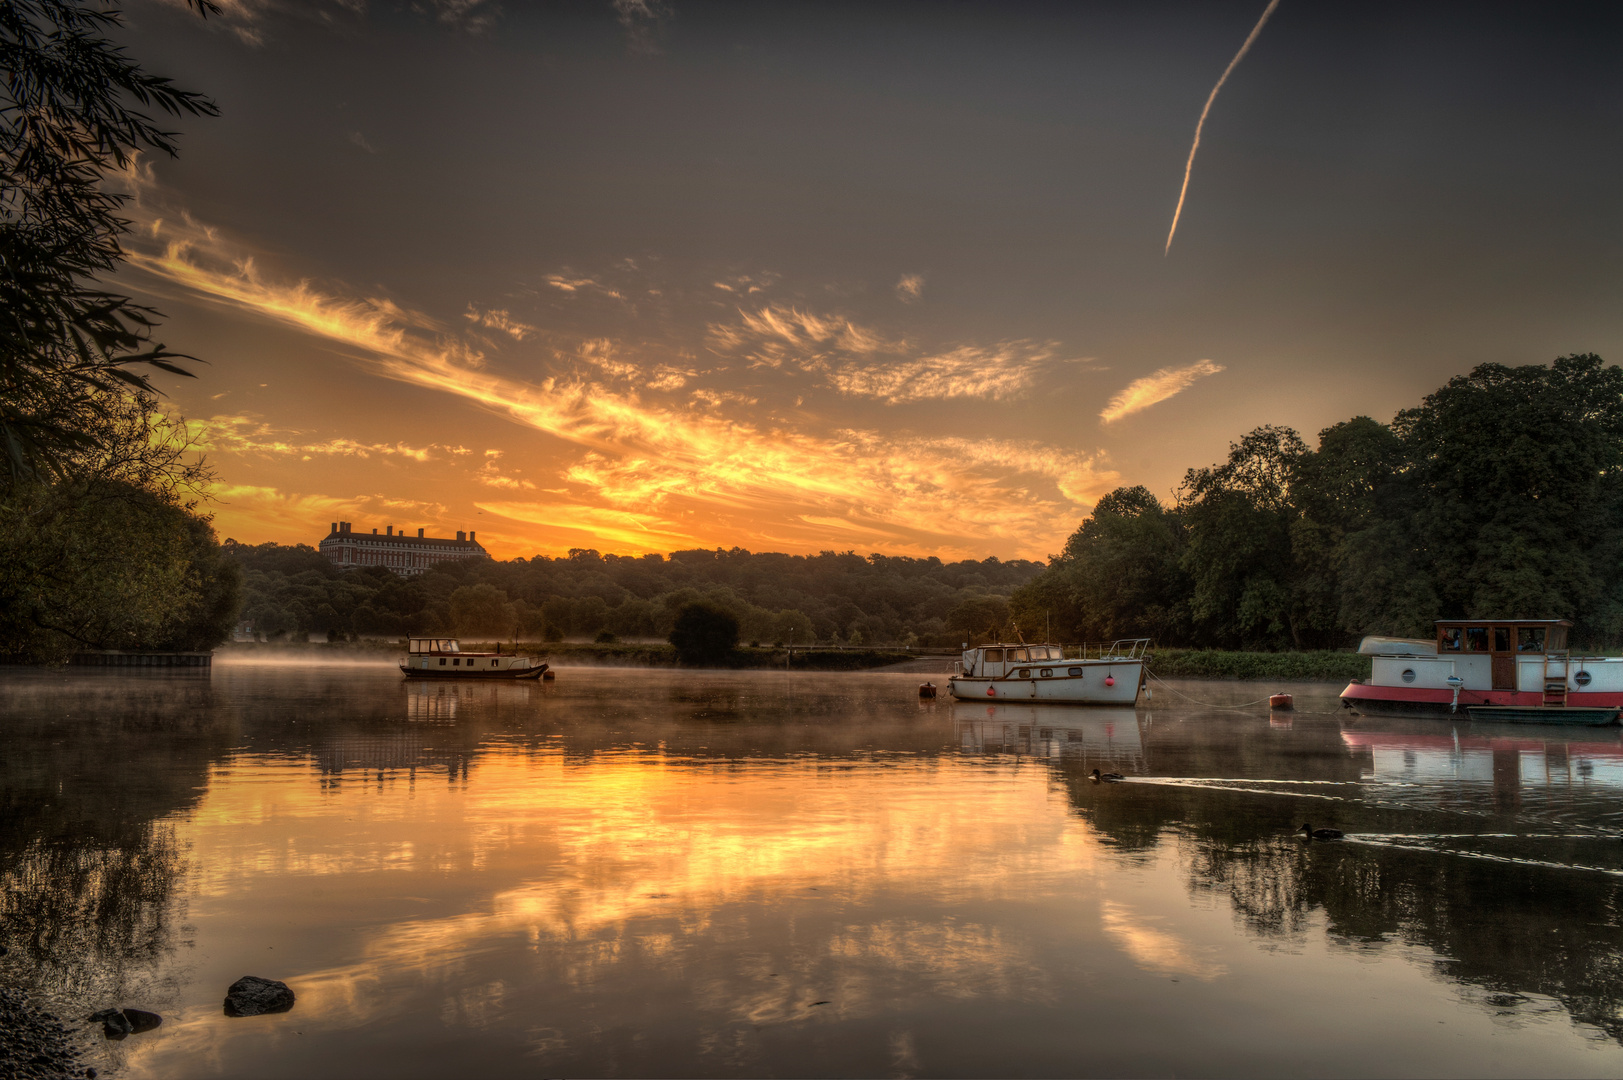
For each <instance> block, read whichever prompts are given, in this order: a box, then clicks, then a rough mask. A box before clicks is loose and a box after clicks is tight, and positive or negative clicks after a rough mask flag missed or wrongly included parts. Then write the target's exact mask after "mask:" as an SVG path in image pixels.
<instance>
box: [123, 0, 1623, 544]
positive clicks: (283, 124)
mask: <svg viewBox="0 0 1623 1080" xmlns="http://www.w3.org/2000/svg"><path fill="white" fill-rule="evenodd" d="M1266 7H1267V4H1266V3H1265V2H1262V0H1257V2H1247V3H1223V2H1201V3H1153V2H1133V3H1095V4H1086V3H1065V4H1059V3H1054V4H1035V3H1034V4H1024V5H1020V4H1008V3H1000V4H990V3H986V4H970V3H944V2H935V3H894V4H871V3H869V4H848V5H840V4H798V3H792V2H775V3H771V4H717V3H702V2H695V0H669V2H656V0H592V2H580V3H547V4H539V3H524V2H519V0H409V2H403V3H382V2H378V0H342V2H324V0H309V2H296V0H229V2H228V3H226V4H225V12H224V13H223V14H222V15H221V16H219V17H214V18H210V19H208V20H206V21H204V20H200V19H198V18H197V16H196V15H195V14H193V13H191V12H190V11H188V10H187V9H186V8H185V7H184V5H183V4H181V3H180V0H173V2H167V0H130V3H129V5H128V6H127V8H126V12H125V14H126V26H125V27H124V29H123V30H122V31H120V33H119V35H118V40H119V41H120V43H121V44H123V45H124V46H125V47H126V48H127V50H128V51H129V53H130V54H131V55H132V56H133V57H135V58H137V59H138V60H139V61H140V62H141V63H142V64H143V65H144V66H145V67H146V68H147V70H149V71H151V72H154V73H158V74H162V75H166V76H170V77H171V78H173V79H174V80H175V81H176V82H177V83H178V84H180V85H182V86H184V87H186V88H189V89H196V90H201V91H204V92H206V93H207V94H209V95H210V96H212V97H213V98H214V99H215V101H216V102H217V103H218V104H219V106H220V111H221V115H220V116H219V117H218V118H212V119H211V118H193V117H187V118H184V119H181V120H178V121H175V122H174V123H173V124H172V125H171V126H173V127H175V128H177V129H178V130H179V131H180V132H181V139H180V145H181V154H180V156H179V158H177V159H169V158H166V157H165V158H154V157H151V156H147V157H144V158H143V159H142V160H141V161H140V162H138V164H137V166H136V168H135V169H134V170H133V171H132V173H131V174H130V175H129V176H128V177H127V178H126V181H125V182H126V183H127V185H128V189H129V190H130V192H131V193H132V202H131V203H130V205H129V206H128V207H127V216H128V217H129V218H130V220H131V222H132V233H131V235H130V237H129V238H128V242H127V244H126V247H127V250H128V253H129V264H128V267H127V268H126V270H125V271H124V272H122V273H121V275H120V276H119V278H118V279H117V284H118V285H119V286H120V287H121V288H123V289H125V290H127V291H129V292H130V293H131V294H132V295H135V296H137V297H138V298H140V299H141V300H142V301H144V302H147V303H150V304H152V305H154V306H155V307H157V308H158V309H159V310H161V311H162V312H163V313H164V314H165V316H166V321H165V324H164V326H163V328H162V332H161V334H160V337H161V339H162V341H163V342H164V343H165V344H167V345H168V346H169V347H170V348H171V349H175V350H177V351H180V352H185V353H188V354H191V355H193V356H196V357H198V358H200V359H202V360H204V361H206V364H202V365H198V367H197V371H198V374H199V376H200V377H199V378H196V379H180V378H174V377H168V376H165V377H161V378H160V379H159V380H157V382H158V385H159V386H160V387H161V388H162V389H163V390H164V391H165V393H166V394H167V395H168V398H167V405H168V407H169V408H170V409H171V410H172V411H173V412H174V413H175V414H176V415H179V416H183V417H184V418H185V420H186V422H187V423H188V424H189V425H190V426H191V429H192V431H193V434H194V436H195V437H196V439H197V442H198V445H199V446H200V447H201V448H203V449H204V450H205V451H206V453H207V455H208V457H209V460H210V461H211V462H212V463H213V465H214V467H215V469H216V472H217V474H218V478H219V481H218V484H217V485H216V488H215V501H214V502H213V503H212V504H211V510H212V512H213V514H214V517H215V526H216V529H217V530H218V532H219V533H220V535H221V536H222V537H227V536H229V537H233V538H235V539H237V540H239V541H242V542H245V543H260V542H265V541H277V542H281V543H312V544H313V543H315V542H316V541H317V540H319V539H320V538H321V537H322V536H324V535H325V534H326V531H327V527H328V524H329V523H330V522H332V521H338V520H343V521H350V522H353V523H354V527H355V528H356V529H357V530H362V531H364V530H369V529H372V528H377V529H378V530H379V531H380V532H381V531H383V528H384V527H386V526H391V525H392V526H396V527H399V528H403V529H409V530H415V529H417V528H426V529H427V530H428V533H429V535H449V534H451V533H452V532H454V531H456V530H461V529H472V530H476V531H477V533H478V537H479V540H480V541H481V542H482V543H483V544H484V545H485V546H486V547H487V548H488V549H489V550H490V551H491V553H492V554H493V555H495V556H496V557H498V558H512V557H515V556H520V555H523V556H530V555H536V554H540V555H559V554H563V553H564V552H566V551H567V550H569V549H570V548H595V549H598V550H599V551H602V552H604V553H608V552H618V553H623V554H641V553H646V552H669V551H673V550H679V549H685V548H701V547H702V548H714V547H723V548H731V547H743V548H747V549H750V550H753V551H788V552H796V553H810V552H816V551H821V550H836V551H845V550H855V551H857V552H859V553H863V554H866V553H869V552H883V553H886V554H905V555H916V556H929V555H935V556H940V557H941V558H943V559H948V560H951V559H957V558H983V557H985V556H988V555H996V556H998V557H1000V558H1035V559H1043V558H1046V557H1047V556H1049V555H1050V554H1052V553H1053V552H1055V551H1057V550H1059V549H1060V547H1061V546H1062V545H1063V543H1064V540H1065V538H1066V537H1067V536H1068V535H1069V534H1070V533H1071V532H1072V531H1073V530H1074V529H1075V528H1076V527H1077V526H1078V524H1080V522H1081V521H1082V520H1083V519H1084V518H1085V517H1086V515H1087V513H1088V512H1089V509H1090V507H1091V506H1092V504H1093V503H1094V502H1095V501H1096V500H1097V499H1098V497H1099V496H1101V495H1103V494H1104V493H1106V492H1108V491H1110V490H1112V489H1113V488H1116V487H1118V486H1124V485H1133V484H1143V485H1145V486H1146V487H1148V488H1149V489H1150V490H1151V491H1153V492H1154V493H1155V494H1156V495H1157V496H1158V497H1160V498H1161V499H1162V500H1163V501H1171V500H1172V499H1174V498H1175V497H1176V492H1177V488H1178V485H1179V483H1180V481H1181V479H1182V477H1183V474H1184V472H1185V470H1187V469H1189V468H1191V467H1200V466H1204V465H1208V464H1211V463H1213V462H1215V461H1218V460H1220V459H1222V458H1223V456H1224V455H1225V454H1226V453H1227V449H1228V445H1229V443H1230V442H1231V441H1234V440H1237V439H1239V438H1240V437H1241V436H1242V435H1244V434H1245V433H1246V432H1247V431H1249V430H1251V429H1252V428H1254V427H1257V426H1259V425H1262V424H1281V425H1287V426H1290V427H1293V428H1295V429H1297V430H1298V431H1300V432H1302V433H1303V435H1304V436H1305V437H1306V438H1307V439H1308V441H1309V443H1310V444H1311V443H1312V442H1313V441H1314V437H1315V436H1316V434H1317V433H1318V432H1319V431H1320V430H1322V429H1323V428H1325V427H1328V426H1329V425H1331V424H1334V423H1337V422H1339V421H1341V420H1344V419H1347V418H1349V417H1352V416H1356V415H1369V416H1373V417H1375V418H1377V419H1380V420H1383V421H1384V420H1390V419H1391V418H1392V416H1393V414H1394V413H1395V412H1396V411H1397V410H1399V409H1402V408H1406V407H1410V406H1413V405H1415V404H1418V403H1419V401H1420V399H1421V398H1422V397H1424V395H1425V394H1427V393H1429V392H1430V391H1432V390H1434V389H1436V388H1437V387H1438V386H1440V385H1442V384H1443V383H1444V382H1446V381H1447V380H1448V379H1449V378H1451V377H1453V376H1455V375H1459V374H1463V373H1465V372H1467V371H1469V370H1470V368H1472V367H1473V366H1475V365H1476V364H1479V363H1501V364H1528V363H1548V362H1549V361H1550V360H1552V359H1554V358H1555V357H1557V356H1561V355H1566V354H1569V353H1574V352H1595V353H1599V354H1600V355H1602V356H1603V357H1605V358H1606V359H1608V360H1611V361H1618V360H1623V205H1620V201H1619V196H1618V191H1617V182H1616V178H1617V177H1618V176H1619V175H1623V123H1620V121H1623V65H1619V64H1618V63H1617V62H1616V50H1617V47H1618V44H1619V41H1620V36H1623V35H1620V31H1623V9H1620V8H1618V7H1617V6H1616V5H1562V4H1538V5H1526V4H1522V5H1515V4H1509V5H1498V4H1492V3H1460V4H1444V3H1437V4H1425V5H1412V4H1406V3H1392V4H1382V3H1375V2H1368V0H1356V2H1354V0H1349V2H1338V0H1313V2H1312V3H1308V2H1306V0H1282V2H1280V3H1279V4H1278V5H1277V7H1276V8H1275V10H1274V11H1273V12H1272V14H1271V16H1270V17H1269V19H1268V21H1267V23H1266V25H1265V26H1263V28H1262V29H1261V31H1260V32H1259V33H1257V35H1256V37H1255V40H1254V43H1253V44H1252V46H1251V48H1250V49H1249V51H1248V52H1247V53H1246V54H1245V56H1244V57H1243V59H1241V61H1240V62H1239V63H1238V64H1237V65H1235V67H1234V69H1233V71H1232V73H1231V74H1230V75H1229V76H1228V78H1227V80H1226V81H1225V82H1224V84H1223V86H1222V89H1221V92H1220V93H1219V95H1218V96H1217V97H1216V99H1215V100H1213V101H1212V102H1211V105H1210V108H1209V110H1208V113H1207V116H1206V119H1205V121H1204V124H1203V127H1202V130H1201V141H1200V146H1199V150H1198V153H1197V155H1196V157H1195V159H1194V162H1193V165H1192V167H1191V168H1190V169H1189V184H1188V190H1187V193H1186V194H1185V195H1184V202H1183V205H1182V209H1181V212H1180V214H1179V219H1178V225H1177V231H1176V234H1175V235H1174V236H1173V238H1172V242H1171V244H1170V246H1168V245H1167V237H1168V230H1169V228H1170V226H1171V224H1172V220H1173V213H1174V210H1175V208H1177V207H1178V202H1179V196H1180V189H1181V185H1182V184H1183V179H1184V174H1185V169H1186V165H1188V159H1189V153H1190V146H1191V143H1192V141H1193V138H1194V134H1195V125H1196V122H1197V120H1199V119H1200V117H1201V111H1202V108H1203V107H1204V106H1206V104H1207V101H1208V97H1209V95H1210V94H1211V92H1212V89H1213V87H1214V85H1216V83H1217V81H1218V79H1219V77H1220V76H1221V75H1222V74H1223V72H1224V70H1225V68H1227V67H1228V65H1229V64H1230V62H1231V61H1232V60H1233V59H1234V57H1235V55H1236V53H1237V52H1238V51H1239V49H1240V47H1241V45H1242V43H1243V42H1245V40H1246V38H1247V36H1248V35H1249V34H1251V32H1252V30H1253V29H1254V28H1255V26H1256V24H1257V22H1258V19H1259V17H1260V16H1261V15H1262V14H1263V11H1264V9H1265V8H1266Z"/></svg>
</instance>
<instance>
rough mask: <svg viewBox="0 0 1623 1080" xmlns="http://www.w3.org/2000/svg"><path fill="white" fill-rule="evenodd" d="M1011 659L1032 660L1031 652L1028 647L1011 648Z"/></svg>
mask: <svg viewBox="0 0 1623 1080" xmlns="http://www.w3.org/2000/svg"><path fill="white" fill-rule="evenodd" d="M1009 659H1010V660H1014V661H1021V660H1030V659H1031V652H1030V651H1029V650H1027V649H1010V650H1009Z"/></svg>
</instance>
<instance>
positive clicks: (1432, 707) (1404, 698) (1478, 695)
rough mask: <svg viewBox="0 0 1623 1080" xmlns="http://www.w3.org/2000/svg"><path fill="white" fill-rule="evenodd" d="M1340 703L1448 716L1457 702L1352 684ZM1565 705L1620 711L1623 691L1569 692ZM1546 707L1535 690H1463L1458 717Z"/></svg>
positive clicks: (1446, 694)
mask: <svg viewBox="0 0 1623 1080" xmlns="http://www.w3.org/2000/svg"><path fill="white" fill-rule="evenodd" d="M1341 700H1342V701H1343V702H1344V703H1346V704H1347V705H1349V706H1351V707H1353V708H1356V709H1358V710H1360V711H1362V712H1396V713H1441V714H1445V715H1446V714H1447V713H1448V711H1449V707H1450V706H1451V705H1453V703H1454V691H1452V690H1432V689H1429V688H1422V687H1416V686H1371V685H1369V684H1368V683H1350V684H1349V685H1348V686H1347V689H1345V690H1343V691H1342V692H1341ZM1566 703H1567V704H1568V705H1570V706H1572V707H1573V708H1594V709H1599V708H1617V707H1619V706H1623V692H1610V693H1582V692H1579V691H1576V690H1573V691H1569V692H1568V693H1567V701H1566ZM1543 704H1544V695H1543V694H1540V693H1538V692H1537V691H1536V690H1461V691H1460V701H1459V709H1458V711H1457V715H1460V716H1463V715H1465V707H1466V706H1467V705H1521V706H1523V707H1525V708H1537V707H1539V706H1541V705H1543Z"/></svg>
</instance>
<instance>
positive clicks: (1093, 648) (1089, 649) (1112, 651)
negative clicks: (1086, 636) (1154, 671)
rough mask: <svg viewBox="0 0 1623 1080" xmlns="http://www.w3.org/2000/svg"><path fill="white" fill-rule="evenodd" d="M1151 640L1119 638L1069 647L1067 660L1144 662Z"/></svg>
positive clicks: (1144, 638) (1067, 647) (1066, 649)
mask: <svg viewBox="0 0 1623 1080" xmlns="http://www.w3.org/2000/svg"><path fill="white" fill-rule="evenodd" d="M1149 648H1150V639H1149V638H1147V637H1141V638H1117V639H1116V640H1115V641H1110V642H1105V641H1090V642H1083V643H1082V644H1080V645H1068V646H1066V648H1065V653H1066V658H1067V659H1070V658H1072V657H1074V658H1075V659H1077V660H1142V659H1144V654H1145V653H1147V652H1148V651H1149Z"/></svg>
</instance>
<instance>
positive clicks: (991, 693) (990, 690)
mask: <svg viewBox="0 0 1623 1080" xmlns="http://www.w3.org/2000/svg"><path fill="white" fill-rule="evenodd" d="M986 696H987V697H997V687H995V686H988V687H987V688H986Z"/></svg>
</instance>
